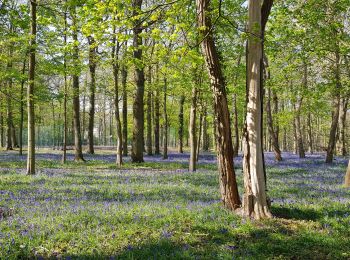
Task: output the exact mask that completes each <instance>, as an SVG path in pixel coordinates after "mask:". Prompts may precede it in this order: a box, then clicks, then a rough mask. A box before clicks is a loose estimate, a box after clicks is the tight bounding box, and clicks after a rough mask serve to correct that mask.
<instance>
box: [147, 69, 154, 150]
mask: <svg viewBox="0 0 350 260" xmlns="http://www.w3.org/2000/svg"><path fill="white" fill-rule="evenodd" d="M151 83H152V67H151V66H149V67H148V91H147V139H146V146H147V148H146V151H147V154H148V155H153V151H152V150H153V149H152V90H151Z"/></svg>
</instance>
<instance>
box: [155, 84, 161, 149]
mask: <svg viewBox="0 0 350 260" xmlns="http://www.w3.org/2000/svg"><path fill="white" fill-rule="evenodd" d="M154 110H155V114H154V154H157V155H159V154H160V145H159V141H160V140H159V134H160V130H159V128H160V126H159V117H160V110H159V91H158V90H156V94H155V98H154Z"/></svg>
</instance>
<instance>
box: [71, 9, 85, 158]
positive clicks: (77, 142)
mask: <svg viewBox="0 0 350 260" xmlns="http://www.w3.org/2000/svg"><path fill="white" fill-rule="evenodd" d="M75 8H76V7H74V8H73V10H72V23H73V40H74V42H75V43H78V29H77V17H76V9H75ZM73 60H74V61H73V63H74V68H75V72H74V74H73V75H72V78H73V85H72V87H73V122H74V160H75V161H85V160H84V157H83V150H82V144H81V131H80V102H79V72H78V71H79V70H78V62H79V46H78V45H77V44H75V45H74V48H73Z"/></svg>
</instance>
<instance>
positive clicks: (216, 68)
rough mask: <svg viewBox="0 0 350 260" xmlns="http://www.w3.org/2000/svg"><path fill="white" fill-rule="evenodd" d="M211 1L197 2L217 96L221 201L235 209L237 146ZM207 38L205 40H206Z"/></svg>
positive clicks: (204, 49) (215, 116)
mask: <svg viewBox="0 0 350 260" xmlns="http://www.w3.org/2000/svg"><path fill="white" fill-rule="evenodd" d="M209 3H210V1H209V0H196V4H197V18H198V26H199V28H201V31H200V32H201V36H202V38H203V41H202V42H201V46H202V51H203V54H204V57H205V62H206V65H207V69H208V74H209V78H210V84H211V88H212V92H213V96H214V100H213V103H214V118H215V119H214V120H215V124H214V125H215V139H216V151H217V157H218V168H219V174H220V191H221V200H222V202H223V204H224V205H225V207H227V208H229V209H231V210H235V209H237V208H239V207H240V205H241V201H240V198H239V194H238V188H237V183H236V175H235V171H234V164H233V147H232V136H231V125H230V116H229V110H228V104H227V95H226V86H225V80H224V76H223V73H222V70H221V64H220V60H219V56H218V52H217V49H216V46H215V42H214V38H213V35H212V30H211V28H212V23H211V18H210V14H209V12H208V11H209V10H210V7H209ZM203 36H205V37H203Z"/></svg>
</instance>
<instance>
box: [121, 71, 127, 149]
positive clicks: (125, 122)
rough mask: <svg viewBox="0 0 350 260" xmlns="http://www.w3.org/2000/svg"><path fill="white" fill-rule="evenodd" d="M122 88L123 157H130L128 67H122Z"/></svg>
mask: <svg viewBox="0 0 350 260" xmlns="http://www.w3.org/2000/svg"><path fill="white" fill-rule="evenodd" d="M121 74H122V87H123V111H122V113H123V138H122V139H123V156H127V155H128V95H127V92H126V80H127V77H128V71H127V70H126V67H125V66H124V65H123V66H122V71H121Z"/></svg>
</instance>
